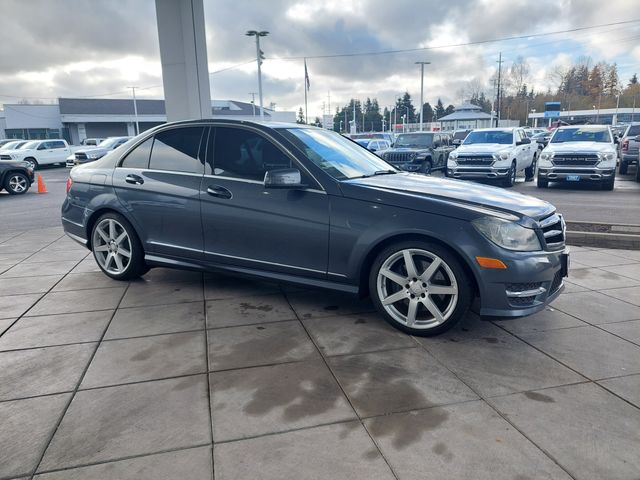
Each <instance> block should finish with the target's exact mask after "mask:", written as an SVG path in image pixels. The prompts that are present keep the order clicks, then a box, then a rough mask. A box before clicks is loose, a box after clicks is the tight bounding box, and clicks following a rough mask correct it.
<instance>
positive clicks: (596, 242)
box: [566, 231, 640, 250]
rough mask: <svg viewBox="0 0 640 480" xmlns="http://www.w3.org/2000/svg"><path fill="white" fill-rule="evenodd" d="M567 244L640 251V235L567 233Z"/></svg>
mask: <svg viewBox="0 0 640 480" xmlns="http://www.w3.org/2000/svg"><path fill="white" fill-rule="evenodd" d="M566 236H567V244H569V245H575V246H578V247H599V248H614V249H618V248H620V249H625V250H640V234H638V235H634V234H627V233H603V232H572V231H567V233H566Z"/></svg>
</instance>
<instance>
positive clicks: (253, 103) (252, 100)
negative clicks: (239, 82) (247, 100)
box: [249, 92, 256, 117]
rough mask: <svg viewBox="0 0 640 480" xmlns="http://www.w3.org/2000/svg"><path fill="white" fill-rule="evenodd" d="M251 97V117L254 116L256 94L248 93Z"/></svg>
mask: <svg viewBox="0 0 640 480" xmlns="http://www.w3.org/2000/svg"><path fill="white" fill-rule="evenodd" d="M249 95H251V106H252V107H253V116H254V117H255V116H256V92H249Z"/></svg>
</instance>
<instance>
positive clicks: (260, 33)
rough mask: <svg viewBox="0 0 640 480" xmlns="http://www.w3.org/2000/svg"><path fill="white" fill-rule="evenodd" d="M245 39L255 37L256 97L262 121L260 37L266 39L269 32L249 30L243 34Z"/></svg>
mask: <svg viewBox="0 0 640 480" xmlns="http://www.w3.org/2000/svg"><path fill="white" fill-rule="evenodd" d="M245 35H246V36H247V37H256V61H257V63H258V96H259V98H260V120H264V104H263V103H262V68H261V66H262V60H264V52H263V51H262V50H260V37H266V36H267V35H269V32H267V31H264V30H261V31H257V30H249V31H248V32H247V33H245Z"/></svg>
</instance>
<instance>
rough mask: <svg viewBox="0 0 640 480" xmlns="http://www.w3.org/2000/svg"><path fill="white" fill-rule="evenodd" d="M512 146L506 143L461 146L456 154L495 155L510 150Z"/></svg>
mask: <svg viewBox="0 0 640 480" xmlns="http://www.w3.org/2000/svg"><path fill="white" fill-rule="evenodd" d="M511 147H512V145H511V144H505V143H473V144H471V145H464V144H463V145H460V146H459V147H458V148H457V149H456V153H458V154H461V153H495V152H500V151H502V150H510V149H511Z"/></svg>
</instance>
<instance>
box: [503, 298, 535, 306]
mask: <svg viewBox="0 0 640 480" xmlns="http://www.w3.org/2000/svg"><path fill="white" fill-rule="evenodd" d="M535 299H536V297H535V296H531V297H514V298H510V299H509V303H510V304H511V305H517V306H519V307H528V306H529V305H531V304H532V303H533V301H534V300H535Z"/></svg>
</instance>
